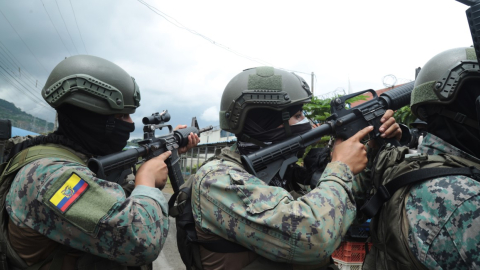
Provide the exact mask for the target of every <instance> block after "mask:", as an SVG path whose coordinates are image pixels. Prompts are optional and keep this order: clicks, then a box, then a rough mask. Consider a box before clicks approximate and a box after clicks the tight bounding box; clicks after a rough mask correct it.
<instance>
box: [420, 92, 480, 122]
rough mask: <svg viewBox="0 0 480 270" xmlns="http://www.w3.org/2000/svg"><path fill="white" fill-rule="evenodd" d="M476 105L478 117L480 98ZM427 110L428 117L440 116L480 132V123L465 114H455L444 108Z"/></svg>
mask: <svg viewBox="0 0 480 270" xmlns="http://www.w3.org/2000/svg"><path fill="white" fill-rule="evenodd" d="M475 104H476V108H477V115H478V114H479V108H480V107H479V104H480V97H479V98H477V100H476V101H475ZM426 110H427V115H433V114H438V115H441V116H444V117H447V118H450V119H452V120H454V121H455V122H457V123H460V124H462V125H466V126H469V127H472V128H475V129H478V130H480V126H479V122H478V121H475V120H473V119H470V118H467V116H466V115H465V114H462V113H459V112H454V111H451V110H448V109H446V108H444V107H439V106H435V107H431V106H427V107H426ZM427 122H428V121H427Z"/></svg>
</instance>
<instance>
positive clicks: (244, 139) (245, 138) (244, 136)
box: [237, 134, 267, 147]
mask: <svg viewBox="0 0 480 270" xmlns="http://www.w3.org/2000/svg"><path fill="white" fill-rule="evenodd" d="M237 138H238V140H239V141H242V142H248V143H253V144H255V145H258V146H260V147H265V146H267V145H266V144H265V143H263V142H261V141H259V140H257V139H254V138H252V137H250V136H248V135H247V134H241V135H240V136H239V137H237Z"/></svg>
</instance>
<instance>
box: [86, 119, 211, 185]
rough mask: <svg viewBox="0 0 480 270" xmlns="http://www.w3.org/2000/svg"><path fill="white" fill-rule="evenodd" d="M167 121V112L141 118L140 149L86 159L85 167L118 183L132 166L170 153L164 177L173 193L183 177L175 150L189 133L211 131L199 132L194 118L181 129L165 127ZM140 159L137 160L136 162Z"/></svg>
mask: <svg viewBox="0 0 480 270" xmlns="http://www.w3.org/2000/svg"><path fill="white" fill-rule="evenodd" d="M169 120H170V114H169V113H168V111H163V112H162V113H158V112H157V113H153V114H152V115H151V116H148V117H144V118H143V119H142V122H143V124H144V127H143V132H144V133H143V140H142V141H140V142H138V144H139V145H140V147H138V148H133V149H128V150H125V151H122V152H118V153H115V154H110V155H106V156H102V157H97V158H91V159H89V160H88V163H87V166H88V168H89V169H90V170H91V171H92V172H94V173H95V174H96V175H97V177H99V178H102V179H106V180H108V181H112V182H116V183H119V184H122V183H123V181H124V179H125V178H126V176H127V175H129V174H131V173H132V172H133V174H136V173H137V171H136V165H138V164H140V163H143V162H145V161H147V160H149V159H151V158H154V157H157V156H159V155H161V154H162V153H164V152H166V151H172V155H171V156H170V157H169V158H168V159H167V160H165V163H166V164H167V167H168V177H169V178H170V183H171V184H172V188H173V190H174V191H175V192H178V190H179V187H180V186H181V185H182V184H183V182H184V180H183V176H182V172H181V170H180V164H179V160H180V157H179V156H178V148H180V147H184V146H186V145H187V144H188V135H189V134H190V133H191V132H193V133H195V134H197V135H200V133H202V132H204V131H207V130H211V129H212V128H213V127H212V126H209V127H206V128H203V129H199V127H198V123H197V120H196V118H195V117H194V118H193V119H192V126H190V127H187V128H185V129H179V130H175V131H173V129H172V126H171V125H167V124H165V123H166V122H168V121H169ZM164 127H167V128H168V131H169V133H168V134H166V135H162V136H158V137H155V130H157V129H159V130H161V129H162V128H164ZM140 158H141V159H140Z"/></svg>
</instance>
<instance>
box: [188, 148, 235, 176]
mask: <svg viewBox="0 0 480 270" xmlns="http://www.w3.org/2000/svg"><path fill="white" fill-rule="evenodd" d="M227 145H228V144H226V143H223V144H215V145H200V146H197V147H194V148H192V149H190V150H189V151H188V152H187V153H185V154H182V155H181V156H180V167H181V168H182V174H183V177H184V178H185V179H187V178H188V177H190V175H193V174H195V173H196V172H197V169H198V168H200V166H201V165H202V164H203V163H204V162H205V161H206V160H207V159H209V158H211V157H213V156H214V155H215V154H216V153H217V152H218V153H219V152H220V150H221V149H222V148H223V147H225V146H227Z"/></svg>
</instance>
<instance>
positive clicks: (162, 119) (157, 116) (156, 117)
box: [142, 110, 170, 125]
mask: <svg viewBox="0 0 480 270" xmlns="http://www.w3.org/2000/svg"><path fill="white" fill-rule="evenodd" d="M168 121H170V114H169V113H168V110H165V111H163V112H161V113H158V112H156V113H152V116H147V117H144V118H143V119H142V122H143V124H144V125H160V124H163V123H166V122H168Z"/></svg>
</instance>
